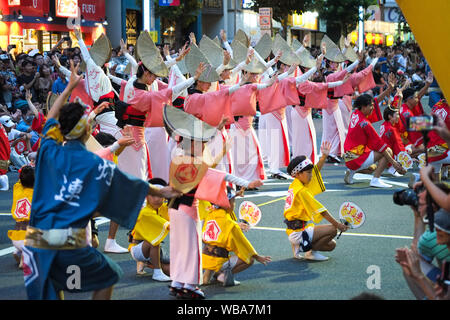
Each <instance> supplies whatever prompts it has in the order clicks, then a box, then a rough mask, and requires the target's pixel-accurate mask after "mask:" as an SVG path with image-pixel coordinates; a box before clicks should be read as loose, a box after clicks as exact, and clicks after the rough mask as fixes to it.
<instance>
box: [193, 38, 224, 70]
mask: <svg viewBox="0 0 450 320" xmlns="http://www.w3.org/2000/svg"><path fill="white" fill-rule="evenodd" d="M199 48H200V50H201V51H202V52H203V54H204V55H205V56H206V58H207V59H208V60H209V61H210V62H211V64H212V66H213V67H214V69H216V68H217V67H218V66H220V65H221V64H222V62H223V49H222V48H221V47H219V46H218V45H217V44H216V43H215V42H214V41H213V40H211V39H210V38H209V37H208V36H207V35H203V37H202V40H201V41H200V46H199Z"/></svg>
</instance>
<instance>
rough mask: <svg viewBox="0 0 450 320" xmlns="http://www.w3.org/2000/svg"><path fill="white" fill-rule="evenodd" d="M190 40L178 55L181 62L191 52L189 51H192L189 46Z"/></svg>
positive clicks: (178, 60)
mask: <svg viewBox="0 0 450 320" xmlns="http://www.w3.org/2000/svg"><path fill="white" fill-rule="evenodd" d="M188 45H189V42H186V43H185V44H184V46H183V48H181V49H180V51H179V52H178V57H177V59H176V60H177V62H180V61H181V60H183V59H184V57H186V55H187V54H188V53H189V51H191V48H189V47H188Z"/></svg>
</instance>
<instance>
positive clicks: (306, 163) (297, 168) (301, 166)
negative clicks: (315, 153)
mask: <svg viewBox="0 0 450 320" xmlns="http://www.w3.org/2000/svg"><path fill="white" fill-rule="evenodd" d="M310 164H311V165H312V164H313V163H312V162H311V160H309V159H308V158H306V159H305V160H303V161H302V162H300V163H299V164H298V165H296V166H295V168H294V169H292V172H291V176H293V177H294V176H295V175H296V174H297V173H299V172H301V171H302V170H303V169H304V168H306V167H307V166H309V165H310Z"/></svg>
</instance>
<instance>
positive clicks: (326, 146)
mask: <svg viewBox="0 0 450 320" xmlns="http://www.w3.org/2000/svg"><path fill="white" fill-rule="evenodd" d="M330 151H331V143H330V142H328V141H324V142H323V143H322V146H321V147H320V152H321V153H322V155H323V156H325V157H328V155H329V154H330Z"/></svg>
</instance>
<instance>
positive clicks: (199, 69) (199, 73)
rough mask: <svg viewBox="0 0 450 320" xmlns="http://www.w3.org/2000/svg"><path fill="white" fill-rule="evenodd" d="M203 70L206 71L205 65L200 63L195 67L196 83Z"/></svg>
mask: <svg viewBox="0 0 450 320" xmlns="http://www.w3.org/2000/svg"><path fill="white" fill-rule="evenodd" d="M205 70H206V63H204V62H200V64H199V65H198V67H197V70H196V71H195V76H194V79H195V81H197V80H198V79H199V78H200V76H201V75H202V73H203V72H204V71H205Z"/></svg>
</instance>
